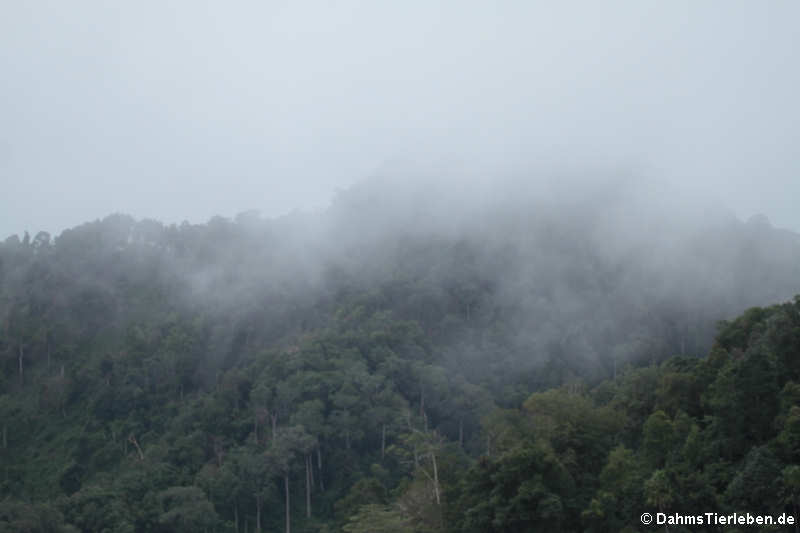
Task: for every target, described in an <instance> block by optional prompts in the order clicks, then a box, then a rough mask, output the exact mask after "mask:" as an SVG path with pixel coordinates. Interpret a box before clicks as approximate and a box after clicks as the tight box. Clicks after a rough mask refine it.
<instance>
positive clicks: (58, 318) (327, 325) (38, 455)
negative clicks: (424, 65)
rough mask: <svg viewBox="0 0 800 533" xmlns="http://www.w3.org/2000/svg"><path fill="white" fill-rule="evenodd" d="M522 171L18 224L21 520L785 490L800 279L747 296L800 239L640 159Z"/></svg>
mask: <svg viewBox="0 0 800 533" xmlns="http://www.w3.org/2000/svg"><path fill="white" fill-rule="evenodd" d="M506 185H507V186H506V187H502V188H495V187H489V188H486V187H485V186H475V187H474V188H473V189H469V190H467V189H465V188H461V189H456V188H452V187H448V186H447V183H446V182H439V185H435V186H432V185H430V184H428V183H427V182H423V181H419V182H410V183H402V182H400V181H398V180H393V179H388V178H384V179H374V180H369V181H366V182H363V183H361V184H359V185H356V186H355V187H353V188H351V189H349V190H347V191H343V192H342V193H340V194H339V196H338V197H337V199H336V200H335V201H334V203H333V205H332V206H331V207H330V208H329V209H327V210H325V211H322V212H319V213H313V214H308V213H305V214H304V213H295V214H292V215H288V216H285V217H282V218H278V219H263V218H260V217H259V216H257V215H256V214H253V213H243V214H241V215H239V216H237V217H236V218H235V220H226V219H223V218H215V219H212V220H210V221H209V222H208V223H207V224H201V225H190V224H182V225H171V226H165V225H162V224H160V223H158V222H155V221H150V220H143V221H137V220H135V219H133V218H131V217H128V216H125V215H113V216H110V217H108V218H106V219H103V220H102V221H96V222H91V223H87V224H84V225H82V226H79V227H76V228H73V229H70V230H66V231H64V232H63V233H61V234H60V235H59V236H58V237H56V238H55V239H53V238H51V236H49V235H47V234H45V233H39V234H36V235H34V236H33V237H31V236H29V235H27V234H26V235H24V236H23V237H22V238H19V237H11V238H9V239H7V240H6V241H5V242H4V243H3V244H2V245H0V321H1V322H0V324H2V328H1V329H0V354H2V357H3V358H2V362H1V364H2V366H1V367H0V369H2V373H1V374H0V418H1V420H2V426H3V427H2V458H3V460H2V465H3V468H4V472H1V473H0V475H2V478H0V499H2V503H0V531H31V532H38V531H92V532H93V531H98V532H99V531H113V532H134V531H135V532H166V531H187V532H188V531H192V532H196V531H220V532H222V531H236V532H237V533H238V532H240V531H259V530H263V531H276V530H281V529H284V528H285V529H287V530H288V529H289V526H291V530H293V531H340V530H344V531H350V532H356V531H476V532H477V531H527V530H535V528H537V527H538V528H544V529H549V530H554V531H555V530H560V531H588V530H591V531H619V530H621V529H623V528H625V527H628V528H633V529H629V530H631V531H633V530H636V528H637V527H638V526H637V520H638V517H639V515H640V514H641V512H642V511H644V510H647V509H650V510H653V509H656V508H658V509H660V510H665V511H668V510H672V509H678V510H680V509H698V510H701V509H702V510H703V511H706V510H709V511H710V510H720V511H727V510H751V511H754V512H755V511H762V512H773V511H774V512H777V511H779V510H781V511H782V510H789V511H791V510H792V509H793V507H792V506H794V505H796V503H797V501H798V498H799V497H800V488H799V487H800V482H798V481H797V479H795V478H798V473H797V472H795V471H794V470H793V469H797V468H798V467H797V466H792V465H793V463H794V462H796V461H797V453H798V452H797V450H798V449H799V448H798V446H800V441H798V442H795V440H797V439H795V438H794V437H793V436H792V435H793V434H794V433H795V432H796V431H795V429H796V428H794V425H796V424H795V422H796V420H794V418H797V416H800V415H797V413H795V410H798V409H800V407H798V406H797V405H796V404H797V402H798V401H800V396H798V393H797V391H796V390H795V389H796V388H797V387H798V385H797V382H798V380H800V376H798V372H799V371H800V366H798V364H797V362H796V361H795V359H796V354H797V350H798V348H800V340H799V339H798V337H797V335H798V331H800V329H798V328H800V314H798V313H800V301H798V300H795V302H794V303H786V304H781V305H777V306H773V307H766V308H765V307H755V308H752V307H753V306H766V305H770V304H773V303H774V302H779V301H786V300H788V299H790V298H791V297H792V296H793V295H794V294H796V293H798V292H800V236H798V235H796V234H794V233H791V232H788V231H783V230H778V229H775V228H772V227H771V226H770V225H769V223H768V221H766V220H764V219H762V218H754V219H752V220H750V221H748V222H747V223H743V222H741V221H739V220H737V219H736V218H735V217H733V216H732V215H729V214H727V213H726V212H724V211H718V210H714V209H709V208H707V207H706V206H697V207H686V206H685V205H683V204H681V203H680V202H678V201H675V202H672V203H670V202H669V201H667V202H665V201H663V198H660V197H659V198H658V200H659V201H658V202H655V201H653V197H652V194H653V192H652V191H648V190H644V189H642V188H637V187H634V186H631V183H630V182H628V181H625V180H621V181H609V182H605V183H604V185H603V186H597V187H594V188H591V187H582V188H581V190H582V191H583V192H582V193H581V194H580V195H579V196H578V195H576V194H575V193H574V192H573V190H572V189H571V188H570V187H569V186H568V185H559V184H558V183H557V182H554V183H550V184H548V185H547V186H546V187H544V188H539V189H535V190H533V189H531V188H524V187H521V186H519V184H514V183H510V184H506ZM657 193H658V192H657ZM656 205H658V207H656ZM749 308H752V309H749ZM748 309H749V310H748ZM743 312H744V314H743V315H742V314H741V313H743ZM737 315H739V317H738V318H735V317H736V316H737ZM724 319H728V320H729V322H726V323H723V324H722V325H721V326H720V327H719V329H718V324H719V321H720V320H724ZM709 354H710V355H709ZM795 415H797V416H795ZM793 417H794V418H793ZM793 424H794V425H793ZM793 439H794V440H793ZM673 530H674V529H672V528H670V531H673ZM710 530H713V529H710Z"/></svg>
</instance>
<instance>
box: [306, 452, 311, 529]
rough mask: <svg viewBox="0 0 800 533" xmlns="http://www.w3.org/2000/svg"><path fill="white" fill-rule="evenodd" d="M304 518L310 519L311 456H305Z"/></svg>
mask: <svg viewBox="0 0 800 533" xmlns="http://www.w3.org/2000/svg"><path fill="white" fill-rule="evenodd" d="M306 518H311V456H310V455H306Z"/></svg>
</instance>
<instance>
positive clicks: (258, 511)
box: [256, 494, 261, 533]
mask: <svg viewBox="0 0 800 533" xmlns="http://www.w3.org/2000/svg"><path fill="white" fill-rule="evenodd" d="M256 532H257V533H261V498H259V497H258V494H256Z"/></svg>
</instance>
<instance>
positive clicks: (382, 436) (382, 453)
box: [381, 424, 386, 461]
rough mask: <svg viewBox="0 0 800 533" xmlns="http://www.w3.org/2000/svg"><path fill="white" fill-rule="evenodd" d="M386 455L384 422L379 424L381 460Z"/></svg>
mask: <svg viewBox="0 0 800 533" xmlns="http://www.w3.org/2000/svg"><path fill="white" fill-rule="evenodd" d="M385 456H386V424H383V426H381V461H383V458H384V457H385Z"/></svg>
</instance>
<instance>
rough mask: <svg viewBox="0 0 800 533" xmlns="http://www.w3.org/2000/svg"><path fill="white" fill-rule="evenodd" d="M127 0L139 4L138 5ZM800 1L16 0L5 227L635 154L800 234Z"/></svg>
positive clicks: (1, 211)
mask: <svg viewBox="0 0 800 533" xmlns="http://www.w3.org/2000/svg"><path fill="white" fill-rule="evenodd" d="M123 4H124V5H123ZM799 19H800V3H798V2H795V1H785V2H780V1H771V2H722V1H717V2H694V1H676V0H671V1H669V2H640V1H635V2H634V1H631V2H535V1H520V2H502V1H498V2H489V1H482V2H468V1H464V0H462V1H453V2H433V1H430V0H422V1H409V0H407V1H402V2H388V1H386V2H384V1H377V0H370V1H360V2H355V1H353V2H348V1H325V2H300V1H270V0H261V1H254V2H245V1H238V2H235V1H232V2H221V1H220V2H200V1H195V0H190V1H189V0H186V1H172V2H161V1H158V2H156V1H152V2H125V3H122V2H102V1H99V0H98V1H94V2H88V1H86V2H78V1H75V2H63V1H53V2H44V1H37V0H30V1H24V2H15V1H12V0H0V191H2V192H0V238H3V237H5V236H6V235H8V234H10V233H21V232H22V231H24V230H26V229H27V230H29V231H30V232H31V233H34V232H35V231H37V230H39V229H46V230H49V231H51V232H54V233H58V232H60V231H61V230H62V229H64V228H66V227H69V226H72V225H75V224H79V223H81V222H84V221H87V220H92V219H95V218H98V217H102V216H104V215H106V214H109V213H111V212H115V211H121V212H126V213H129V214H132V215H134V216H137V217H153V218H157V219H160V220H163V221H165V222H180V221H181V220H183V219H188V220H190V221H192V222H201V221H205V220H206V219H208V218H209V217H210V216H212V215H214V214H222V215H224V216H233V215H234V214H236V213H238V212H241V211H244V210H247V209H260V210H261V211H262V212H263V213H264V214H267V215H277V214H281V213H284V212H287V211H289V210H291V209H293V208H295V207H299V208H307V207H313V206H320V205H324V204H325V203H326V202H327V201H328V200H329V199H330V198H331V196H332V194H333V192H334V190H335V189H336V188H338V187H346V186H347V185H349V184H351V183H353V182H354V181H356V180H358V179H361V178H364V177H366V176H368V175H369V174H371V173H372V172H374V171H375V169H378V168H380V167H381V166H382V165H386V164H387V162H390V161H393V160H395V159H398V158H400V159H404V160H419V161H426V160H432V159H436V160H438V159H442V158H443V159H452V160H454V161H462V162H463V161H467V162H468V163H466V164H472V162H475V164H479V165H482V166H483V168H485V169H487V171H489V170H491V169H495V168H498V169H499V168H503V167H508V166H513V165H514V164H517V163H519V164H526V165H530V164H531V163H532V162H533V161H536V160H537V159H540V158H546V159H549V160H550V161H555V162H557V161H564V163H565V164H568V165H569V164H575V162H576V161H582V162H589V163H593V162H600V163H602V164H604V165H614V164H617V163H619V164H624V165H631V164H632V165H635V166H639V167H641V168H642V169H644V172H645V173H647V174H650V175H654V176H657V177H659V178H661V179H666V180H669V181H670V182H673V183H675V184H677V185H678V186H679V187H681V188H682V189H684V190H685V191H686V192H687V193H690V194H694V193H697V194H703V195H712V196H714V195H715V196H717V197H718V198H719V199H720V200H721V201H722V202H723V203H725V204H727V205H728V206H730V207H732V208H733V209H734V210H735V211H736V213H737V214H738V215H739V216H741V217H744V218H746V217H748V216H750V215H751V214H753V213H755V212H762V213H765V214H766V215H767V216H768V217H769V218H770V219H771V220H772V222H773V223H774V224H775V225H778V226H783V227H790V228H792V229H795V230H800V210H798V209H797V205H798V199H800V157H798V140H800V105H798V101H797V94H800V87H798V85H799V84H798V80H799V79H800V61H799V59H800V38H798V32H797V27H798V22H799Z"/></svg>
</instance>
